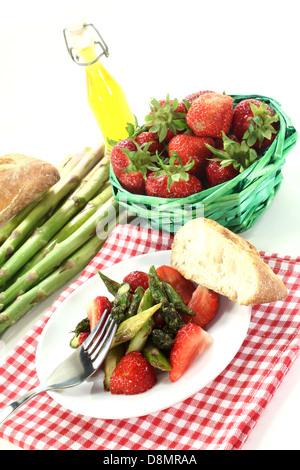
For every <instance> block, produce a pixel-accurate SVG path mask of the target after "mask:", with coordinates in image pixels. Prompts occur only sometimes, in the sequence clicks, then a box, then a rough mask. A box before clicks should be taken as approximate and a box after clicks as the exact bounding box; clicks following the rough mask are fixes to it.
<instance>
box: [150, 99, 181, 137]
mask: <svg viewBox="0 0 300 470" xmlns="http://www.w3.org/2000/svg"><path fill="white" fill-rule="evenodd" d="M145 121H146V125H147V126H148V128H149V130H150V131H151V132H152V133H154V134H155V135H157V137H158V140H159V142H163V141H164V142H169V141H170V139H171V138H172V137H173V136H174V135H176V134H178V133H179V132H180V131H183V130H186V129H187V125H186V107H185V104H184V103H183V102H178V100H177V98H175V99H173V100H170V98H169V96H167V98H166V99H165V100H159V101H158V100H156V99H155V98H152V100H151V101H150V112H149V114H148V115H147V116H146V117H145Z"/></svg>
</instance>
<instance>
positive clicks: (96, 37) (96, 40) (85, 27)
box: [63, 23, 109, 66]
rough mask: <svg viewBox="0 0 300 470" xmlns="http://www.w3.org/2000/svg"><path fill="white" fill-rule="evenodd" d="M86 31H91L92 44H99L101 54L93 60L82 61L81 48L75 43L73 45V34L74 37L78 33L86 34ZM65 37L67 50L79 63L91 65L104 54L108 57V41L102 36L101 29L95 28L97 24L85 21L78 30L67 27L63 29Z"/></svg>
mask: <svg viewBox="0 0 300 470" xmlns="http://www.w3.org/2000/svg"><path fill="white" fill-rule="evenodd" d="M86 31H88V32H89V34H90V38H89V39H90V40H91V41H92V43H91V45H92V46H93V47H94V46H97V47H98V48H99V54H97V57H96V58H95V59H94V60H92V61H91V62H82V61H81V60H80V54H79V49H78V47H74V44H73V45H72V36H73V38H74V36H75V35H78V34H84V33H85V32H86ZM63 34H64V38H65V43H66V46H67V50H68V52H69V54H70V56H71V59H72V60H73V61H74V62H75V63H76V64H78V65H84V66H86V65H91V64H94V63H95V62H97V60H99V59H100V57H102V56H103V55H105V57H108V55H109V51H108V47H107V44H106V42H105V41H104V39H103V38H102V36H101V34H100V33H99V31H98V30H97V29H96V28H95V26H94V25H93V24H91V23H84V24H82V26H81V27H80V28H79V29H77V30H76V31H75V30H74V31H73V30H70V29H68V28H65V29H64V30H63Z"/></svg>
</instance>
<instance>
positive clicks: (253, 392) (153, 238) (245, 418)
mask: <svg viewBox="0 0 300 470" xmlns="http://www.w3.org/2000/svg"><path fill="white" fill-rule="evenodd" d="M171 242H172V238H171V237H170V235H169V234H165V233H158V232H156V231H154V230H151V231H150V230H148V229H145V228H138V227H134V226H131V225H125V226H117V227H116V228H115V229H114V231H113V233H112V234H111V236H110V237H109V238H108V240H107V241H106V243H105V245H104V246H103V248H102V249H101V251H100V252H99V253H98V255H97V256H96V257H95V258H94V259H93V260H92V262H91V263H90V264H89V265H88V266H87V268H86V269H85V270H84V272H83V273H82V275H81V276H80V277H79V278H78V279H77V280H76V281H75V282H73V283H72V284H71V285H70V286H69V287H68V288H67V289H66V290H65V291H64V292H63V293H62V294H61V295H60V296H59V297H58V299H57V300H56V301H55V303H54V304H53V305H52V307H51V308H50V310H49V311H47V312H46V313H45V314H44V315H43V316H42V318H41V319H40V320H39V321H38V322H37V323H36V325H35V326H34V327H33V328H32V329H31V330H30V331H29V332H28V334H27V335H26V337H24V338H23V339H22V340H21V341H20V342H19V343H18V344H17V346H16V347H15V349H14V351H13V352H12V353H11V354H10V355H9V357H7V358H6V360H5V362H4V364H2V366H1V367H0V403H1V405H5V404H7V403H9V402H10V401H12V400H14V399H15V398H16V396H18V395H20V394H21V393H23V392H24V391H25V390H28V389H29V388H31V387H34V386H36V385H37V383H38V378H37V374H36V370H35V353H36V347H37V343H38V339H39V336H40V334H41V332H42V330H43V328H44V326H45V324H46V322H47V320H48V319H49V317H50V316H51V314H52V313H53V312H55V310H56V309H57V307H58V306H59V305H60V304H61V303H62V302H63V301H64V300H65V298H66V297H67V296H68V295H69V294H70V293H71V292H73V291H74V289H76V287H78V286H79V285H81V284H82V283H83V282H84V281H86V280H87V279H88V278H90V277H91V276H93V275H94V274H95V273H96V270H97V269H103V268H108V267H110V266H112V265H113V264H115V263H117V262H120V261H123V260H125V259H129V258H131V257H132V256H137V255H141V254H144V253H148V252H150V251H157V250H166V249H169V248H170V246H171ZM261 255H262V257H263V259H264V260H265V261H266V262H267V263H268V264H269V265H270V266H271V268H272V269H273V270H274V271H275V272H276V273H277V274H278V275H279V277H281V279H282V280H283V281H284V282H285V284H286V286H287V288H288V291H289V296H288V298H287V299H286V300H285V301H284V302H276V303H271V304H265V305H259V306H255V307H253V308H252V315H251V322H250V327H249V331H248V334H247V337H246V338H245V340H244V342H243V344H242V346H241V348H240V350H239V351H238V353H237V354H236V356H235V357H234V359H233V360H232V362H231V363H230V364H229V365H228V366H227V367H226V369H225V370H224V371H223V372H222V373H221V374H220V375H219V376H218V377H217V378H216V379H215V380H213V382H212V383H210V384H209V386H207V387H206V388H204V389H202V390H200V391H199V392H198V393H196V394H195V395H194V396H192V397H190V398H188V399H187V400H185V401H184V402H182V403H178V404H177V405H176V406H172V407H170V408H169V409H167V410H164V411H160V412H157V413H154V414H152V415H148V416H146V417H140V418H131V419H127V420H117V419H115V420H103V419H94V418H90V417H86V416H82V415H78V414H75V413H73V412H70V411H69V410H67V409H65V408H63V407H62V406H60V405H58V404H57V403H55V402H54V401H52V399H51V398H50V397H49V396H48V395H47V394H43V395H39V396H37V397H35V398H34V399H32V400H31V401H30V402H28V403H27V404H25V405H24V406H23V407H21V408H20V409H19V410H18V411H17V412H15V414H14V415H13V416H12V417H11V418H9V419H8V420H7V421H6V423H5V424H4V425H2V426H1V428H0V437H1V438H4V439H7V440H8V441H10V442H11V443H13V444H14V445H16V446H19V447H21V448H23V449H28V450H49V449H52V450H95V449H100V450H151V451H154V450H172V449H173V450H174V449H175V450H202V449H203V450H204V449H207V450H214V449H218V450H233V449H241V448H242V446H243V443H244V442H245V441H246V439H247V437H248V436H249V434H250V432H251V430H252V429H253V427H254V426H255V424H256V422H257V421H258V420H259V418H260V416H261V414H262V413H263V411H264V409H265V408H266V406H267V405H268V403H269V402H270V400H271V399H272V397H273V395H274V393H275V392H276V389H277V388H278V386H279V385H280V383H281V382H282V381H283V379H284V377H285V375H286V373H287V372H288V371H289V369H290V368H291V366H292V364H293V362H294V361H295V359H296V358H297V357H298V355H299V349H300V338H299V325H300V257H298V258H291V257H289V256H284V257H281V256H279V255H277V254H272V255H267V254H266V253H261Z"/></svg>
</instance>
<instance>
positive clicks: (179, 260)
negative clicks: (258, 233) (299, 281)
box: [171, 218, 287, 305]
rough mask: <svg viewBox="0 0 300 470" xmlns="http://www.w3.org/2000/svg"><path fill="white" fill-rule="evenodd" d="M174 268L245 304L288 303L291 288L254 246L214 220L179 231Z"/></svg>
mask: <svg viewBox="0 0 300 470" xmlns="http://www.w3.org/2000/svg"><path fill="white" fill-rule="evenodd" d="M171 265H172V266H173V267H174V268H175V269H177V270H178V271H179V272H180V273H181V274H182V275H183V276H184V277H185V278H186V279H190V280H192V281H194V282H196V283H198V284H202V285H204V286H206V287H208V288H209V289H212V290H214V291H216V292H218V293H220V294H222V295H225V296H226V297H228V298H229V299H231V300H233V301H236V302H238V303H239V304H241V305H255V304H262V303H268V302H273V301H277V300H284V299H285V298H286V297H287V289H286V286H285V285H284V283H283V282H282V281H281V279H279V277H278V276H277V275H276V274H275V273H274V272H273V271H272V269H271V268H270V267H269V266H268V265H267V264H266V263H265V262H264V261H263V260H262V259H261V257H260V255H259V252H258V251H257V249H256V248H255V246H254V245H252V244H251V243H249V242H248V241H247V240H245V239H243V238H242V237H241V236H240V235H237V234H235V233H233V232H231V231H230V230H228V229H227V228H225V227H223V226H221V225H220V224H218V223H217V222H215V221H214V220H211V219H206V218H198V219H194V220H191V221H189V222H187V223H186V224H185V225H184V226H183V227H182V228H180V229H179V230H178V232H177V233H176V235H175V237H174V241H173V244H172V248H171Z"/></svg>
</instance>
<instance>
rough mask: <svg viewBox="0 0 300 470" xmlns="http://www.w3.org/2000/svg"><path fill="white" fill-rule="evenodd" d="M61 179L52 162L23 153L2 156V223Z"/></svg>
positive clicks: (0, 201)
mask: <svg viewBox="0 0 300 470" xmlns="http://www.w3.org/2000/svg"><path fill="white" fill-rule="evenodd" d="M59 179H60V175H59V172H58V170H57V169H56V168H55V166H53V165H52V164H50V163H47V162H45V161H43V160H39V159H36V158H33V157H28V156H26V155H22V154H9V155H4V156H2V157H0V223H3V222H6V221H8V220H9V219H11V218H12V217H13V216H14V215H16V214H17V213H18V212H20V211H21V210H22V209H23V208H24V207H26V206H27V205H29V204H31V203H32V202H33V201H34V200H35V199H36V198H37V197H39V196H40V195H41V194H43V193H44V192H45V191H47V190H48V189H49V188H51V187H52V186H53V185H54V184H55V183H57V182H58V180H59Z"/></svg>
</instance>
